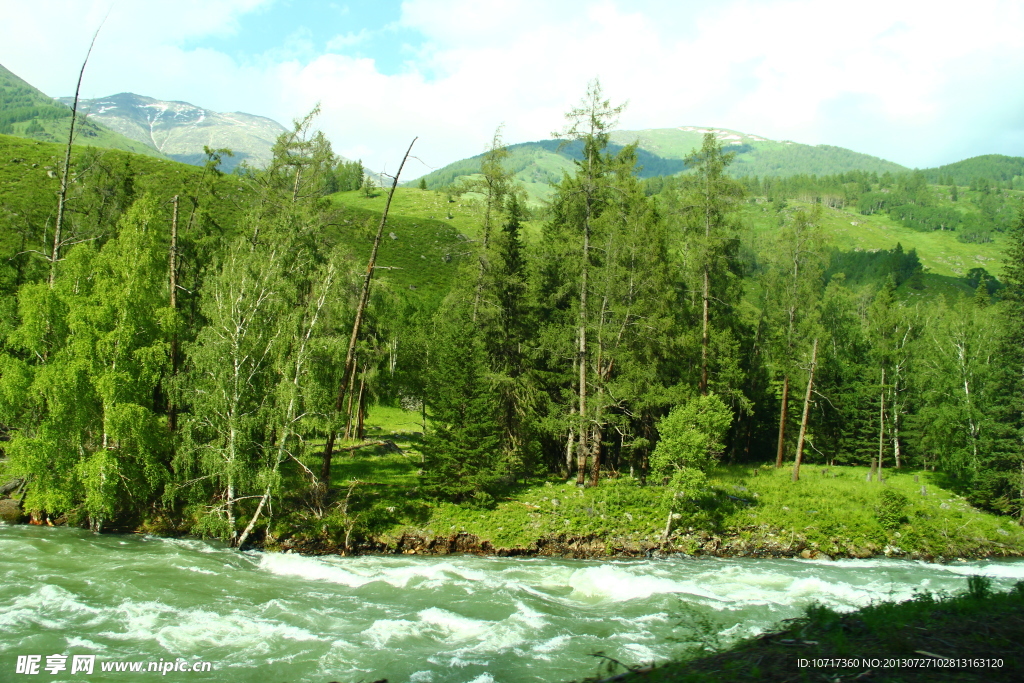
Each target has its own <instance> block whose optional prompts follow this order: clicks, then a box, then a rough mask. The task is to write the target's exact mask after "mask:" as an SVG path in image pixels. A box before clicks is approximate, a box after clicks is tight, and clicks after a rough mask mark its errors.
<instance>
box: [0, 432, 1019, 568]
mask: <svg viewBox="0 0 1024 683" xmlns="http://www.w3.org/2000/svg"><path fill="white" fill-rule="evenodd" d="M385 443H386V444H387V445H386V446H369V447H365V448H359V449H353V450H351V451H349V453H350V454H349V455H346V456H345V457H341V458H336V460H335V467H334V471H333V481H335V482H337V485H336V488H335V489H334V491H333V494H332V502H330V503H329V504H327V503H320V504H316V503H313V502H311V501H310V499H309V498H308V497H304V496H306V495H307V494H306V493H305V492H307V491H308V486H304V485H303V484H302V482H301V481H300V480H299V477H298V475H293V478H294V479H295V481H294V482H293V483H294V486H289V487H288V488H287V490H290V491H296V492H298V493H292V494H290V495H288V496H286V497H285V498H284V499H282V500H280V501H277V502H275V504H274V506H273V507H274V508H275V509H276V510H277V512H276V513H274V514H273V516H270V517H269V518H268V517H264V518H262V519H260V520H258V523H257V525H256V526H255V533H254V534H253V535H252V536H250V543H251V544H253V545H254V546H255V547H258V548H262V549H266V550H277V551H285V552H288V551H291V552H298V553H304V554H311V555H323V554H349V555H350V554H361V553H380V554H396V553H397V554H415V555H447V554H452V553H475V554H484V555H497V556H509V557H511V556H541V557H568V558H578V559H596V558H611V557H627V558H636V557H652V556H658V555H669V554H685V555H691V556H712V557H754V558H786V557H801V558H804V559H839V558H856V559H864V558H870V557H891V558H904V559H912V560H924V561H937V562H944V561H953V560H957V559H983V558H1014V557H1024V529H1022V528H1021V526H1020V525H1019V524H1017V520H1015V519H1013V518H1010V517H1007V516H999V515H994V514H991V513H988V512H985V511H982V510H979V509H977V508H974V507H973V506H971V505H970V504H969V503H968V502H967V500H966V499H965V498H964V497H963V496H962V495H959V494H958V493H957V492H956V491H955V490H954V488H953V484H954V483H955V482H951V481H949V480H948V479H946V478H945V477H944V476H943V475H941V474H937V473H934V472H925V471H897V470H887V471H886V473H885V478H884V480H883V481H881V482H879V481H877V479H876V480H873V481H867V476H866V475H867V474H868V469H867V468H864V467H821V466H817V467H810V466H808V467H804V469H803V472H802V476H801V479H800V480H799V481H797V482H793V481H791V477H790V471H789V469H788V468H783V469H775V468H774V467H769V466H762V467H752V466H749V465H746V466H741V465H735V466H724V467H720V468H718V469H717V470H716V471H715V472H713V473H712V475H711V477H710V478H709V481H708V486H707V487H706V488H705V489H704V490H702V491H701V492H700V493H699V494H698V495H695V496H693V497H691V498H688V499H685V500H679V499H674V498H673V496H672V492H671V491H670V490H668V489H667V488H666V487H664V486H659V485H655V484H648V485H643V484H641V482H640V481H638V480H637V479H635V478H633V477H631V476H628V475H625V474H624V475H622V476H619V477H606V478H604V479H603V480H602V481H601V483H600V485H599V486H597V487H587V488H580V487H577V486H576V485H575V483H574V482H571V481H570V482H566V481H561V480H539V481H538V480H535V481H531V482H527V483H519V484H514V485H509V486H508V487H506V489H505V490H504V491H503V492H502V493H501V495H498V496H495V497H494V498H492V499H489V500H485V501H472V502H469V503H462V504H455V503H450V502H444V501H437V500H434V499H430V498H428V497H426V496H424V495H423V494H422V493H421V491H420V488H419V483H420V482H419V476H420V474H419V463H418V460H419V458H418V455H417V454H416V452H415V450H414V447H415V443H414V441H413V437H411V436H410V437H409V441H404V440H398V445H397V446H396V445H395V444H394V443H393V442H391V441H388V442H385ZM309 465H315V462H313V461H312V460H311V461H310V463H308V464H307V466H309ZM0 506H4V507H3V510H4V511H5V512H6V513H10V512H11V511H12V510H13V509H14V507H15V506H14V505H13V501H12V500H10V499H8V500H7V501H0ZM23 512H24V511H17V510H14V514H13V515H10V514H8V518H7V520H6V521H8V522H14V521H18V520H21V521H24V520H25V519H26V516H25V515H24V514H23ZM670 516H671V517H670ZM34 521H36V522H39V523H57V524H60V523H71V524H74V523H75V521H76V520H75V518H74V515H67V516H63V517H61V516H55V517H54V518H47V517H42V516H37V518H36V519H35V520H34ZM108 528H109V529H110V530H120V531H141V532H144V533H152V534H156V535H164V536H182V535H188V534H196V533H197V531H199V529H198V528H197V525H196V519H195V518H190V517H189V513H188V511H187V510H183V511H178V512H170V511H163V512H158V513H157V514H154V515H153V516H151V517H150V518H148V519H146V520H138V521H135V522H133V523H128V524H123V525H122V526H120V527H114V526H113V525H109V526H108Z"/></svg>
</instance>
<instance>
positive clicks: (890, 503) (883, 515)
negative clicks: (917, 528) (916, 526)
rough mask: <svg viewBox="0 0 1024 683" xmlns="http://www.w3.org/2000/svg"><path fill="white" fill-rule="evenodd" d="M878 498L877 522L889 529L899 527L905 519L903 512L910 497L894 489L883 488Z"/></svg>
mask: <svg viewBox="0 0 1024 683" xmlns="http://www.w3.org/2000/svg"><path fill="white" fill-rule="evenodd" d="M878 498H879V505H878V523H879V524H881V525H882V527H883V528H884V529H888V530H889V531H895V530H896V529H899V528H900V525H901V524H903V523H905V522H906V521H907V517H906V515H905V514H904V512H905V510H906V508H907V506H908V505H909V504H910V499H908V498H907V497H906V496H905V495H903V494H902V493H900V492H899V491H896V490H895V489H884V490H883V491H882V492H881V493H880V494H879V496H878Z"/></svg>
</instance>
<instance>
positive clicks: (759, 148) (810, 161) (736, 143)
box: [611, 126, 909, 177]
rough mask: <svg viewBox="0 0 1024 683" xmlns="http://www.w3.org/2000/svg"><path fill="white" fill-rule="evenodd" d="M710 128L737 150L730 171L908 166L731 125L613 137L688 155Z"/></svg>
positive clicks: (823, 171)
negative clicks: (756, 133) (774, 137)
mask: <svg viewBox="0 0 1024 683" xmlns="http://www.w3.org/2000/svg"><path fill="white" fill-rule="evenodd" d="M705 133H713V134H714V135H715V137H716V138H718V140H719V142H721V143H722V145H723V146H724V147H725V149H726V151H729V152H733V153H735V154H736V158H735V159H734V160H733V162H732V164H731V165H730V166H729V173H730V174H731V175H733V176H736V177H742V176H750V175H757V176H766V175H774V176H792V175H801V174H805V175H830V174H833V173H846V172H848V171H868V172H869V173H870V172H876V173H885V172H886V171H889V172H890V173H905V172H906V171H908V170H909V169H907V168H906V167H905V166H900V165H899V164H897V163H893V162H892V161H886V160H885V159H879V158H878V157H873V156H870V155H868V154H861V153H860V152H854V151H852V150H849V149H846V148H844V147H835V146H832V145H805V144H802V143H799V142H793V141H791V140H781V141H778V140H770V139H768V138H766V137H762V136H760V135H751V134H749V133H741V132H739V131H735V130H729V129H728V128H706V127H701V126H680V127H679V128H653V129H648V130H636V131H631V130H624V131H615V132H613V133H612V134H611V140H612V142H615V143H618V144H620V145H627V144H630V143H633V142H637V143H638V144H639V147H640V149H645V150H647V151H648V152H651V153H652V154H656V155H658V156H660V157H664V158H666V159H684V158H686V157H687V156H688V155H689V154H691V153H692V152H693V151H694V150H697V149H699V148H700V146H701V144H702V142H703V140H704V135H705Z"/></svg>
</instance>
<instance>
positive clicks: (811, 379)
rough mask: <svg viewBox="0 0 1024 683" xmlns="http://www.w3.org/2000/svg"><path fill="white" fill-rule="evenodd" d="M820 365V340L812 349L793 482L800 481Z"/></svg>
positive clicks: (815, 341) (815, 342) (816, 341)
mask: <svg viewBox="0 0 1024 683" xmlns="http://www.w3.org/2000/svg"><path fill="white" fill-rule="evenodd" d="M817 364H818V340H817V339H815V340H814V346H813V347H812V348H811V370H810V373H809V374H808V375H807V393H806V394H805V395H804V415H803V417H802V418H801V420H800V436H799V438H798V439H797V441H796V462H795V463H794V464H793V481H799V480H800V462H801V461H802V460H803V458H804V438H805V437H806V436H807V418H808V416H809V415H810V412H811V392H812V390H813V386H814V367H815V366H816V365H817Z"/></svg>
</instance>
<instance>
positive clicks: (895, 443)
mask: <svg viewBox="0 0 1024 683" xmlns="http://www.w3.org/2000/svg"><path fill="white" fill-rule="evenodd" d="M892 454H893V457H894V458H895V459H896V469H900V467H901V466H902V461H901V458H900V455H901V454H900V410H899V404H898V403H897V402H896V400H895V398H894V399H893V402H892Z"/></svg>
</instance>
